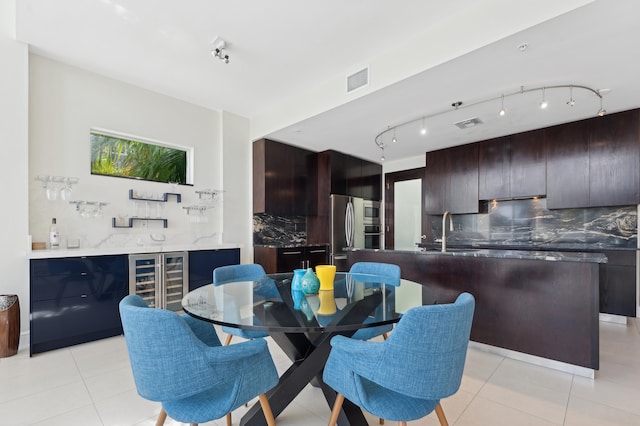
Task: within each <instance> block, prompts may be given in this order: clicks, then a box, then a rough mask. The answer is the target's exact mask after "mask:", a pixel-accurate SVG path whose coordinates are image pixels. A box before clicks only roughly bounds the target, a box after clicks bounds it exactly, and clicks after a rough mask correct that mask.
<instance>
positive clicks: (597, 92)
mask: <svg viewBox="0 0 640 426" xmlns="http://www.w3.org/2000/svg"><path fill="white" fill-rule="evenodd" d="M555 89H569V100H568V101H567V105H569V106H570V107H573V106H574V105H575V104H576V101H575V99H573V89H579V90H584V91H586V92H590V93H593V94H594V95H595V96H596V97H597V98H598V100H599V102H600V109H599V110H598V112H597V115H598V116H600V117H602V116H603V115H605V114H606V113H607V110H606V109H604V107H603V105H602V95H603V94H604V93H607V92H608V89H602V90H595V89H592V88H591V87H587V86H581V85H576V84H560V85H554V86H544V87H534V88H531V89H525V88H524V86H520V89H519V90H517V91H515V92H511V93H506V94H505V93H503V94H501V95H500V96H496V97H492V98H486V99H481V100H479V101H475V102H470V103H465V104H463V103H462V101H455V102H453V103H451V107H452V108H453V109H449V108H448V109H445V110H443V111H438V112H435V113H432V114H428V115H422V116H420V117H419V118H414V119H412V120H409V121H405V122H403V123H400V124H397V125H395V126H387V128H386V129H385V130H383V131H382V132H380V133H378V134H377V135H376V137H375V138H374V142H375V144H376V146H377V147H378V148H379V149H381V150H382V156H381V158H380V160H381V161H384V159H385V155H384V148H385V144H384V142H383V141H382V137H383V136H384V135H386V134H387V133H389V132H391V131H393V133H392V138H391V142H392V143H399V142H398V139H397V138H396V129H397V128H399V127H403V126H406V125H410V124H413V123H417V122H421V123H422V126H421V127H420V134H421V135H423V136H424V135H426V134H427V126H426V122H427V120H428V119H430V118H433V117H436V116H440V115H444V114H447V113H449V112H452V111H457V110H460V109H463V108H469V107H472V106H476V105H481V104H485V103H489V102H496V101H498V100H500V110H499V112H498V115H499V116H504V115H506V114H507V110H506V109H505V107H504V100H505V98H509V97H511V96H516V95H523V94H525V93H530V92H542V101H541V102H540V104H539V105H540V108H541V109H545V108H547V106H548V105H549V104H548V102H547V90H555ZM471 121H474V123H473V124H476V123H482V120H480V119H479V118H477V117H475V118H473V119H468V120H466V121H464V122H461V123H464V124H466V123H467V122H469V123H471ZM456 124H457V125H458V124H459V123H456ZM458 127H460V128H461V129H466V128H468V127H472V126H471V125H464V126H460V125H459V126H458ZM414 128H415V127H414Z"/></svg>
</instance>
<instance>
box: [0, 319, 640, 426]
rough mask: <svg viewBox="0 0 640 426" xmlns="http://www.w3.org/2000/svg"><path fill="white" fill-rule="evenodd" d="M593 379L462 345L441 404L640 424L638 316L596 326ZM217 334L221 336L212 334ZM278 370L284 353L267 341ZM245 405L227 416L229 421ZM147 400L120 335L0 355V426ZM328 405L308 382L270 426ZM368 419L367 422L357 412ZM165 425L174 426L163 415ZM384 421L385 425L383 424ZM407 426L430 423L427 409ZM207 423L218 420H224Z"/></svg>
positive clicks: (469, 425)
mask: <svg viewBox="0 0 640 426" xmlns="http://www.w3.org/2000/svg"><path fill="white" fill-rule="evenodd" d="M600 330H601V335H600V348H601V349H600V370H599V372H597V373H596V379H595V380H592V379H587V378H584V377H580V376H574V375H571V374H568V373H563V372H558V371H555V370H550V369H547V368H544V367H538V366H534V365H531V364H527V363H524V362H520V361H514V360H512V359H506V358H503V357H501V356H498V355H494V354H489V353H487V352H483V351H480V350H478V349H470V350H469V353H468V357H467V363H466V367H465V373H464V378H463V380H462V386H461V388H460V390H459V391H458V393H457V394H455V395H454V396H452V397H450V398H447V399H445V400H443V402H442V404H443V407H444V410H445V413H446V415H447V417H448V420H449V423H450V424H451V425H452V426H481V425H482V426H485V425H492V426H501V425H509V426H514V425H516V426H520V425H523V426H524V425H532V426H533V425H535V426H546V425H565V426H578V425H580V426H605V425H606V426H613V425H620V426H622V425H628V426H631V425H634V426H638V425H640V319H631V321H630V323H629V324H628V325H626V326H625V325H619V324H611V323H604V322H601V323H600ZM220 336H222V335H221V334H220ZM270 349H271V353H272V355H273V358H274V361H275V362H276V365H277V367H278V370H280V371H283V370H284V369H286V368H287V366H288V359H287V358H286V357H285V356H284V354H282V352H281V351H280V350H279V348H278V347H277V346H276V345H275V344H273V342H270ZM244 410H245V409H244V408H241V409H238V410H237V412H235V413H234V425H236V424H238V422H239V420H240V417H241V416H242V414H243V411H244ZM158 411H159V405H158V404H157V403H153V402H149V401H146V400H144V399H142V398H140V397H139V396H138V395H137V393H136V390H135V386H134V383H133V378H132V376H131V371H130V368H129V362H128V356H127V351H126V347H125V342H124V338H123V337H114V338H111V339H105V340H101V341H97V342H92V343H87V344H83V345H78V346H74V347H71V348H66V349H60V350H57V351H51V352H47V353H43V354H38V355H36V356H34V357H32V358H29V354H28V350H24V349H22V350H21V351H20V352H19V353H18V355H15V356H13V357H9V358H0V425H4V426H19V425H47V426H58V425H60V426H62V425H64V426H75V425H78V426H93V425H109V426H134V425H135V426H143V425H145V426H146V425H149V426H151V425H154V424H155V418H156V415H157V413H158ZM329 413H330V410H329V408H328V407H327V406H326V404H325V403H324V400H323V397H322V394H321V392H320V391H319V390H318V389H316V388H313V387H311V386H308V387H307V388H306V389H305V390H304V391H303V393H302V394H301V395H300V396H299V397H298V398H297V399H296V400H295V401H294V403H293V404H292V405H291V406H289V407H288V408H287V410H285V411H284V412H283V413H282V414H281V415H280V416H279V417H278V419H277V423H278V425H281V426H287V425H304V426H316V425H317V426H320V425H326V424H327V421H328V419H329ZM367 418H368V420H369V424H370V425H376V424H378V423H377V422H378V420H377V418H374V417H373V416H370V415H369V416H368V417H367ZM166 424H167V425H170V426H175V425H178V424H179V423H177V422H174V421H172V420H171V419H167V422H166ZM387 424H394V423H392V422H387ZM409 424H410V425H437V424H438V422H437V419H436V417H435V415H434V414H433V413H432V414H430V415H429V416H427V417H426V418H424V419H421V420H419V421H415V422H410V423H409ZM206 425H207V426H211V425H220V426H222V425H224V419H221V420H218V421H214V422H209V423H207V424H206Z"/></svg>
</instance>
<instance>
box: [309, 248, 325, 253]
mask: <svg viewBox="0 0 640 426" xmlns="http://www.w3.org/2000/svg"><path fill="white" fill-rule="evenodd" d="M326 252H327V250H325V249H322V250H309V253H326Z"/></svg>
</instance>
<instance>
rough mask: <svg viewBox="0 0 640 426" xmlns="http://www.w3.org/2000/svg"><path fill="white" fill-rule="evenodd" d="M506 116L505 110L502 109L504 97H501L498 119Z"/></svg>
mask: <svg viewBox="0 0 640 426" xmlns="http://www.w3.org/2000/svg"><path fill="white" fill-rule="evenodd" d="M506 114H507V110H506V109H504V95H502V97H501V104H500V111H499V112H498V115H499V116H500V117H503V116H504V115H506Z"/></svg>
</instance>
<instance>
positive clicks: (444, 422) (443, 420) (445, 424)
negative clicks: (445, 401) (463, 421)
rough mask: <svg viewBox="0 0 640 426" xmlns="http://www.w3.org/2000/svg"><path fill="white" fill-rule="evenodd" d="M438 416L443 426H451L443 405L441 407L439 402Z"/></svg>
mask: <svg viewBox="0 0 640 426" xmlns="http://www.w3.org/2000/svg"><path fill="white" fill-rule="evenodd" d="M436 416H438V420H440V425H441V426H449V423H448V422H447V418H446V417H445V415H444V411H443V410H442V405H440V403H439V402H438V405H436Z"/></svg>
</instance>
